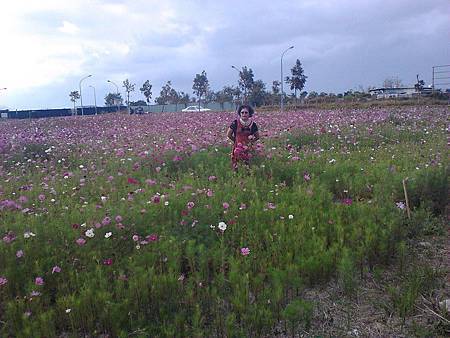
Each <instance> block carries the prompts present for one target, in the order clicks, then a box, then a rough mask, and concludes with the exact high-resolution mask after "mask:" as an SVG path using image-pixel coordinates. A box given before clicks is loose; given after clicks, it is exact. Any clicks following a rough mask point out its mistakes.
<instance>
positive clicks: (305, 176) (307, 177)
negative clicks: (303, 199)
mask: <svg viewBox="0 0 450 338" xmlns="http://www.w3.org/2000/svg"><path fill="white" fill-rule="evenodd" d="M303 178H304V180H305V181H306V182H308V181H310V180H311V176H310V175H309V174H308V173H307V172H305V173H304V174H303Z"/></svg>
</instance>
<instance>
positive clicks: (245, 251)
mask: <svg viewBox="0 0 450 338" xmlns="http://www.w3.org/2000/svg"><path fill="white" fill-rule="evenodd" d="M249 254H250V249H249V248H241V255H242V256H248V255H249Z"/></svg>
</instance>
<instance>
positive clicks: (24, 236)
mask: <svg viewBox="0 0 450 338" xmlns="http://www.w3.org/2000/svg"><path fill="white" fill-rule="evenodd" d="M34 236H36V234H34V233H32V232H31V231H27V232H25V233H24V234H23V238H30V237H34Z"/></svg>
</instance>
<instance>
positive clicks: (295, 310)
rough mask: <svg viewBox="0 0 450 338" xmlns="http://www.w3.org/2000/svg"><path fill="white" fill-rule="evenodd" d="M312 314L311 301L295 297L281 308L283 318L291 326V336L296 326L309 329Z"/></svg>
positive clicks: (295, 330)
mask: <svg viewBox="0 0 450 338" xmlns="http://www.w3.org/2000/svg"><path fill="white" fill-rule="evenodd" d="M312 316H313V303H312V302H311V301H307V300H303V299H296V300H293V301H292V302H291V303H289V304H288V305H287V306H286V307H285V308H284V310H283V318H284V319H285V320H286V321H288V322H289V324H290V326H291V332H292V337H294V334H295V332H297V328H298V326H300V325H301V326H302V327H304V329H305V330H309V328H310V326H311V320H312Z"/></svg>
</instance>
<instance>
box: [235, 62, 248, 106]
mask: <svg viewBox="0 0 450 338" xmlns="http://www.w3.org/2000/svg"><path fill="white" fill-rule="evenodd" d="M231 68H233V69H234V70H235V71H237V72H238V74H239V78H240V77H241V71H240V70H239V69H237V68H236V67H235V66H233V65H231ZM238 84H239V80H238ZM244 96H247V90H246V88H245V87H244ZM241 104H244V98H241Z"/></svg>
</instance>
